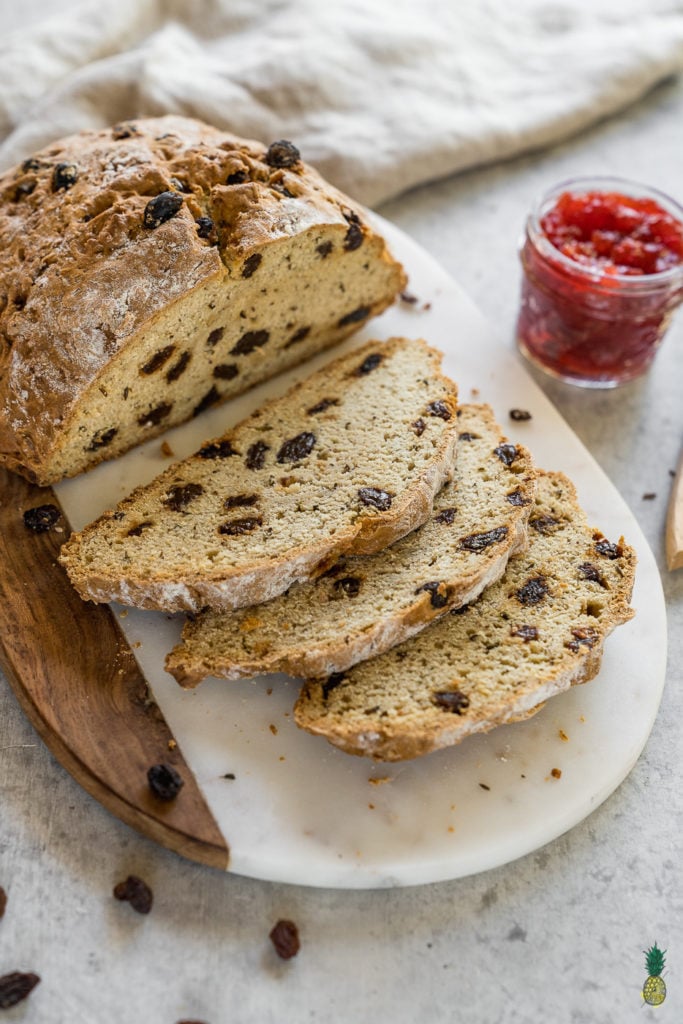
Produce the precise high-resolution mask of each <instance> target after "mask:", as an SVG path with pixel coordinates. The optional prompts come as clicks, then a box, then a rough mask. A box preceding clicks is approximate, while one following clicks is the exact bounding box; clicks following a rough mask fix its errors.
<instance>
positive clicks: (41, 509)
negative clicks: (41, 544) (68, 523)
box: [24, 505, 62, 533]
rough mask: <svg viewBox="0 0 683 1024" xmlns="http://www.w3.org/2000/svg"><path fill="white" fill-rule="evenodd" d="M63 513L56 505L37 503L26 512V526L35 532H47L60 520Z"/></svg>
mask: <svg viewBox="0 0 683 1024" xmlns="http://www.w3.org/2000/svg"><path fill="white" fill-rule="evenodd" d="M61 514H62V513H61V512H60V511H59V509H58V508H57V506H56V505H36V507H35V508H28V509H26V511H25V512H24V526H25V527H26V529H27V530H32V531H33V532H34V533H46V532H47V531H48V530H51V529H52V527H53V526H54V525H55V523H57V522H58V520H59V517H60V516H61Z"/></svg>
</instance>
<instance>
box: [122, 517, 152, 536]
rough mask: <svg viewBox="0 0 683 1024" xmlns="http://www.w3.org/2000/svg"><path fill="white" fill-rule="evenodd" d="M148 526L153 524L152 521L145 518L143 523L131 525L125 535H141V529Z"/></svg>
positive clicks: (146, 528) (145, 528)
mask: <svg viewBox="0 0 683 1024" xmlns="http://www.w3.org/2000/svg"><path fill="white" fill-rule="evenodd" d="M150 526H154V523H153V522H152V521H151V520H150V519H146V520H145V522H144V523H138V524H137V526H131V528H130V530H129V531H128V533H127V534H126V537H141V536H142V531H143V530H148V529H149V527H150Z"/></svg>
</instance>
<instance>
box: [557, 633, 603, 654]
mask: <svg viewBox="0 0 683 1024" xmlns="http://www.w3.org/2000/svg"><path fill="white" fill-rule="evenodd" d="M572 636H573V637H574V639H573V640H567V642H566V643H565V645H564V646H565V647H567V648H569V650H570V651H574V653H576V652H577V651H579V649H580V648H581V645H582V644H583V645H584V646H585V647H588V648H591V647H594V646H595V643H596V641H597V640H598V639H599V637H598V633H597V630H595V629H592V628H591V627H590V626H577V627H576V629H573V630H572Z"/></svg>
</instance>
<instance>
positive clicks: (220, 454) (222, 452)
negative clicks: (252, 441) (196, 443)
mask: <svg viewBox="0 0 683 1024" xmlns="http://www.w3.org/2000/svg"><path fill="white" fill-rule="evenodd" d="M238 454H239V453H238V452H237V451H235V449H234V448H233V446H232V444H231V443H230V441H228V440H222V441H212V442H211V443H210V444H205V445H204V447H203V448H200V449H199V451H198V452H197V457H198V458H200V459H229V458H230V456H231V455H238Z"/></svg>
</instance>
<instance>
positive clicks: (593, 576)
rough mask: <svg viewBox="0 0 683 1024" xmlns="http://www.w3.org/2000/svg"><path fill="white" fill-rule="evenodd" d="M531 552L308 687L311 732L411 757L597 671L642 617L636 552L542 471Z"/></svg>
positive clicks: (301, 716) (302, 717)
mask: <svg viewBox="0 0 683 1024" xmlns="http://www.w3.org/2000/svg"><path fill="white" fill-rule="evenodd" d="M529 526H530V530H529V540H530V542H529V548H528V551H527V552H526V553H525V554H522V555H519V556H518V557H516V558H512V559H510V562H509V563H508V567H507V570H506V573H505V575H504V576H503V578H502V579H501V580H500V581H499V582H498V583H495V584H494V585H493V586H491V587H489V588H488V589H487V590H485V591H484V593H483V594H482V596H481V597H480V598H479V599H478V600H477V601H475V602H474V603H472V604H470V605H465V606H464V607H463V608H461V609H456V610H455V611H453V612H451V613H450V614H449V615H447V616H446V617H445V618H443V619H441V620H440V621H439V622H436V623H435V624H434V625H433V626H430V627H429V628H428V629H425V630H424V631H423V632H422V633H420V634H419V636H416V637H413V639H411V640H408V641H406V642H405V643H403V644H401V645H400V646H398V647H395V648H394V649H393V650H390V651H388V652H387V653H386V654H383V655H382V656H381V657H378V658H373V659H372V660H370V661H365V662H362V663H361V664H359V665H356V666H355V667H353V668H351V669H349V670H348V671H347V672H345V673H337V674H333V675H330V676H329V677H328V678H327V679H318V680H311V681H309V682H308V683H307V684H306V685H305V686H304V688H303V690H302V692H301V695H300V697H299V700H298V702H297V704H296V708H295V718H296V722H297V724H298V725H299V726H301V727H302V728H303V729H307V730H308V731H309V732H312V733H316V734H317V735H320V736H325V737H326V738H327V739H328V740H329V741H330V742H331V743H333V744H335V745H336V746H338V747H341V748H342V749H343V750H345V751H347V752H348V753H352V754H365V755H368V756H371V757H373V758H376V759H378V760H384V761H400V760H403V759H406V758H412V757H418V756H419V755H421V754H427V753H429V751H431V750H435V749H437V748H439V747H446V746H449V745H451V744H454V743H459V742H460V740H462V739H464V738H465V737H466V736H467V735H469V734H470V733H475V732H484V731H486V730H488V729H491V728H493V726H496V725H501V724H503V723H505V722H511V721H516V720H518V719H520V718H525V717H528V716H529V714H533V713H534V711H536V710H538V708H539V707H540V705H541V704H542V703H543V702H544V701H546V700H547V699H548V698H549V697H552V696H554V695H555V694H558V693H560V692H561V691H562V690H566V689H568V688H569V687H570V686H571V685H573V684H575V683H583V682H586V681H587V680H589V679H591V678H592V677H593V676H595V675H596V674H597V672H598V669H599V667H600V660H601V657H602V648H603V643H604V640H605V637H606V636H607V634H608V633H610V632H611V631H612V629H614V627H615V626H618V625H619V624H620V623H623V622H626V621H627V620H628V619H630V618H631V616H632V614H633V613H632V611H631V609H630V608H629V601H630V598H631V591H632V587H633V580H634V571H635V554H634V552H633V550H632V548H629V547H628V546H627V545H626V544H625V543H624V541H623V539H622V540H620V541H619V543H618V544H613V543H610V542H609V541H608V540H607V539H606V538H605V537H603V536H602V534H601V533H599V532H596V531H594V530H591V529H588V528H587V526H586V520H585V516H584V514H583V512H582V511H581V509H580V508H579V506H578V504H577V501H576V494H575V491H574V488H573V486H572V484H571V483H570V481H569V480H568V479H567V478H566V477H564V476H562V475H561V474H557V473H556V474H550V473H549V474H540V475H539V479H538V496H537V498H536V503H535V506H534V509H533V511H532V513H531V516H530V519H529Z"/></svg>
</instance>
